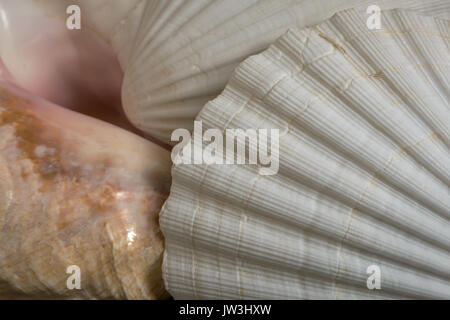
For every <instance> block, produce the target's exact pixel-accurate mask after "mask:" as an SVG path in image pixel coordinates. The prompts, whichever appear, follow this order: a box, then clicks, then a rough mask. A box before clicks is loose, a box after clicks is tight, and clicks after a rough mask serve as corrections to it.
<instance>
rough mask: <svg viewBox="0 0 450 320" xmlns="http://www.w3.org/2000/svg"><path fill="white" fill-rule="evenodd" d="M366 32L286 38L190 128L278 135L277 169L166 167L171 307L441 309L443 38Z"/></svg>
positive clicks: (445, 217)
mask: <svg viewBox="0 0 450 320" xmlns="http://www.w3.org/2000/svg"><path fill="white" fill-rule="evenodd" d="M366 18H367V15H365V14H361V13H358V12H357V11H353V10H349V11H343V12H340V13H338V14H336V15H334V16H333V17H332V18H331V19H329V20H327V21H326V22H324V23H322V24H320V25H318V26H317V27H314V28H305V29H292V30H290V31H288V32H287V33H286V34H285V35H283V36H282V37H281V38H280V39H279V40H278V41H277V42H276V43H275V44H273V45H272V46H270V48H269V49H267V50H266V51H264V52H263V53H261V54H259V55H255V56H252V57H250V58H248V59H247V60H245V62H243V63H242V64H240V65H239V66H238V68H237V69H236V70H235V72H234V74H233V76H232V77H231V80H230V81H229V83H228V85H227V86H226V88H225V90H224V91H223V93H222V94H221V95H220V96H218V97H217V98H216V99H214V100H212V101H210V102H209V103H207V104H206V106H205V107H204V109H203V110H202V111H201V113H200V114H199V116H198V120H202V121H203V129H208V128H219V129H220V130H225V129H227V128H242V129H250V128H267V129H271V128H278V129H279V130H280V143H279V171H278V173H277V174H275V175H268V176H263V175H260V174H259V173H258V166H256V165H217V164H214V165H178V166H175V167H174V168H173V169H172V175H173V185H172V189H171V193H170V196H169V199H168V200H167V202H166V203H165V205H164V208H163V210H162V213H161V218H160V222H161V228H162V230H163V234H164V236H165V241H166V242H165V244H166V249H165V253H164V262H163V277H164V280H165V284H166V288H167V289H168V291H169V292H170V293H171V294H172V295H173V296H174V297H175V298H199V299H211V298H268V299H279V298H287V299H293V298H320V299H336V298H338V299H347V298H370V299H371V298H446V299H448V298H450V269H449V265H450V251H449V250H450V193H449V188H448V185H449V182H450V167H449V166H450V153H449V147H450V135H449V124H450V107H449V102H450V97H449V92H450V71H449V67H450V54H449V45H450V41H449V37H450V24H449V22H448V21H446V20H439V19H437V18H431V17H424V16H419V15H416V14H414V13H412V12H410V11H401V10H393V11H384V12H383V13H382V17H381V18H382V20H381V21H382V28H381V29H380V30H369V29H368V28H367V26H366ZM370 265H377V266H379V268H380V270H381V289H380V290H369V289H368V288H367V286H366V281H367V278H368V277H369V275H368V273H367V268H368V267H369V266H370Z"/></svg>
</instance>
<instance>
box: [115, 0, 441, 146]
mask: <svg viewBox="0 0 450 320" xmlns="http://www.w3.org/2000/svg"><path fill="white" fill-rule="evenodd" d="M373 4H377V5H378V6H380V8H381V9H383V10H384V9H391V8H409V9H413V10H417V11H418V12H420V13H423V14H426V15H438V16H440V17H446V18H450V2H449V1H448V0H385V1H376V2H374V1H371V0H314V1H312V0H311V1H303V0H301V1H300V0H295V1H293V0H246V1H242V0H226V1H222V0H195V1H184V0H174V1H160V0H142V1H140V2H139V3H138V4H137V5H136V7H135V8H134V10H131V11H130V13H129V14H128V15H127V18H126V19H124V20H123V21H122V22H121V23H120V24H119V25H118V26H117V28H116V30H114V32H113V35H112V38H111V42H112V44H113V46H114V48H115V50H116V51H117V53H118V57H119V60H120V62H121V65H122V67H123V68H124V70H125V78H124V83H123V87H122V99H123V104H124V109H125V112H126V114H127V116H128V117H129V118H130V120H131V121H132V122H133V124H134V125H135V126H137V127H138V128H140V129H142V130H144V131H146V132H147V133H149V134H151V135H153V136H154V137H156V138H158V139H160V140H162V141H164V142H166V143H170V134H171V132H172V131H173V130H174V129H177V128H187V129H191V128H192V120H193V119H194V118H195V116H196V115H197V114H198V112H199V111H200V109H201V107H202V106H203V105H204V104H205V103H206V102H207V101H209V100H211V99H213V98H215V97H216V96H217V95H218V94H219V93H220V92H221V91H222V90H223V88H224V87H225V84H226V82H227V81H228V79H229V77H230V76H231V73H232V71H233V70H234V68H235V67H236V66H237V65H238V64H239V63H240V62H241V61H242V60H244V59H245V58H247V57H248V56H250V55H251V54H255V53H258V52H261V51H262V50H264V49H266V48H267V47H268V46H269V44H271V43H272V42H273V41H275V40H276V39H277V38H278V37H279V36H281V35H282V34H283V33H284V32H286V30H287V29H288V28H290V27H305V26H310V25H315V24H317V23H319V22H320V21H323V20H324V19H327V18H329V17H330V16H332V15H333V14H334V13H335V12H337V11H340V10H343V9H348V8H356V9H357V10H358V12H362V13H363V14H364V15H365V17H368V16H369V15H368V14H366V9H367V7H368V6H369V5H373Z"/></svg>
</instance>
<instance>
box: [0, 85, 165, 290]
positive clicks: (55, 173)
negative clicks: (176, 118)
mask: <svg viewBox="0 0 450 320" xmlns="http://www.w3.org/2000/svg"><path fill="white" fill-rule="evenodd" d="M169 156H170V155H169V152H167V151H166V150H164V149H162V148H160V147H158V146H156V145H153V144H151V143H150V142H148V141H146V140H145V139H142V138H140V137H138V136H136V135H134V134H132V133H130V132H127V131H125V130H122V129H120V128H118V127H115V126H112V125H110V124H107V123H104V122H102V121H99V120H96V119H93V118H89V117H86V116H84V115H81V114H77V113H75V112H72V111H69V110H67V109H64V108H62V107H59V106H56V105H54V104H51V103H49V102H47V101H45V100H42V99H40V98H38V97H36V96H33V95H31V94H29V93H27V92H25V91H24V90H22V89H19V88H18V87H16V86H14V85H11V84H10V83H7V82H5V81H3V80H2V81H0V230H1V232H0V299H5V298H7V299H12V298H21V299H22V298H37V299H47V298H59V299H62V298H84V299H86V298H92V299H94V298H95V299H111V298H117V299H124V298H128V299H150V298H153V299H154V298H165V297H167V296H168V294H167V292H166V291H165V289H164V284H163V282H162V277H161V260H162V252H163V250H164V243H163V237H162V234H161V231H160V229H159V226H158V223H157V222H158V213H159V210H160V208H161V206H162V204H163V202H164V200H165V199H166V197H167V193H168V189H169V184H170V176H169V172H170V158H169ZM74 266H76V267H78V268H79V269H78V270H79V273H78V276H79V277H78V279H79V280H80V285H79V286H78V288H74V287H71V286H70V283H72V284H73V282H70V281H71V280H70V279H69V278H70V276H71V275H72V273H73V269H72V268H73V267H74ZM67 270H69V272H67ZM71 270H72V271H71ZM69 280H70V281H69ZM68 281H69V282H68ZM68 283H69V285H68Z"/></svg>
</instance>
